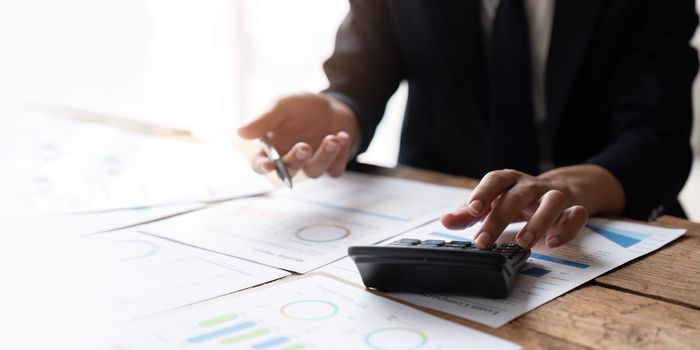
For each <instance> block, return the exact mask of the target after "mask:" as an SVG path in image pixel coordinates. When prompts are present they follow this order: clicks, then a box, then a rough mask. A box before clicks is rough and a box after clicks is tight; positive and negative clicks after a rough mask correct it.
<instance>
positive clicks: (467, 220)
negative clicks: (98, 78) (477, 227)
mask: <svg viewBox="0 0 700 350" xmlns="http://www.w3.org/2000/svg"><path fill="white" fill-rule="evenodd" d="M490 212H491V208H490V207H489V208H488V209H487V210H486V211H484V212H483V213H482V214H481V215H479V216H473V215H472V214H471V213H470V212H469V209H468V206H467V204H465V205H463V206H461V207H459V208H458V209H457V210H455V211H454V212H452V213H447V214H444V215H443V216H442V217H441V218H440V222H442V225H443V226H445V228H447V229H450V230H463V229H465V228H467V227H472V226H474V224H476V223H477V222H479V221H481V220H483V219H484V217H486V215H488V213H490Z"/></svg>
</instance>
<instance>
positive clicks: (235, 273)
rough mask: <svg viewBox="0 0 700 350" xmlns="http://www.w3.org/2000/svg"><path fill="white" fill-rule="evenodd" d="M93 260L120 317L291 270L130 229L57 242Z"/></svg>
mask: <svg viewBox="0 0 700 350" xmlns="http://www.w3.org/2000/svg"><path fill="white" fill-rule="evenodd" d="M60 247H64V248H65V249H68V251H74V252H77V254H78V255H79V256H80V257H81V258H85V263H86V264H92V265H94V266H95V268H93V269H92V270H90V273H91V274H92V273H94V276H85V278H86V280H87V281H94V283H98V281H100V283H101V285H100V287H103V288H101V289H102V290H101V292H103V293H104V299H105V301H104V302H105V304H106V305H108V311H109V313H110V315H109V317H108V321H111V322H122V321H126V320H130V319H134V318H138V317H142V316H146V315H150V314H154V313H157V312H161V311H166V310H170V309H174V308H177V307H180V306H184V305H189V304H193V303H196V302H200V301H203V300H206V299H210V298H214V297H218V296H221V295H224V294H227V293H232V292H235V291H238V290H241V289H245V288H249V287H252V286H256V285H259V284H262V283H265V282H269V281H272V280H275V279H278V278H282V277H284V276H287V275H289V273H288V272H286V271H282V270H278V269H274V268H271V267H267V266H263V265H260V264H256V263H253V262H249V261H245V260H241V259H237V258H233V257H230V256H226V255H222V254H218V253H214V252H210V251H206V250H202V249H199V248H195V247H190V246H187V245H184V244H180V243H176V242H172V241H168V240H165V239H162V238H158V237H153V236H150V235H147V234H143V233H139V232H136V231H133V230H131V229H129V230H121V231H112V232H106V233H101V234H96V235H90V236H87V237H83V238H79V239H76V240H71V241H64V242H62V243H61V244H60V245H59V248H60Z"/></svg>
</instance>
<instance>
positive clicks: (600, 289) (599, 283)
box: [53, 109, 700, 349]
mask: <svg viewBox="0 0 700 350" xmlns="http://www.w3.org/2000/svg"><path fill="white" fill-rule="evenodd" d="M66 111H69V112H71V113H66ZM53 112H56V111H55V110H53ZM62 112H63V113H59V114H63V115H64V116H65V115H68V116H71V117H74V118H79V119H82V120H87V121H96V122H104V120H105V119H107V120H114V119H113V118H105V117H104V116H97V117H95V116H93V115H94V113H89V112H83V111H80V110H73V109H64V110H62ZM116 124H118V125H117V126H120V127H125V126H124V125H122V124H123V123H121V122H119V120H117V122H116ZM131 124H134V123H130V124H129V125H126V127H129V128H131V129H134V128H135V129H136V130H137V131H140V132H147V133H156V134H159V135H165V136H170V137H173V136H174V137H177V138H180V139H188V137H187V135H184V136H183V134H182V132H179V131H168V130H166V131H162V130H160V129H157V130H155V131H154V129H153V128H151V127H148V128H144V127H143V126H141V125H131ZM241 149H242V150H243V152H244V153H246V154H247V155H251V154H252V153H254V152H255V151H257V147H256V146H254V145H253V144H243V145H241ZM362 170H363V171H366V172H369V173H375V174H381V175H387V176H394V177H401V178H407V179H413V180H419V181H426V182H431V183H437V184H445V185H452V186H460V187H466V188H473V187H474V186H476V184H477V183H478V182H477V181H476V180H474V179H467V178H461V177H456V176H451V175H445V174H440V173H436V172H431V171H426V170H418V169H412V168H407V167H398V168H396V169H386V168H378V167H372V166H366V167H363V169H362ZM270 178H271V179H272V180H273V181H277V182H278V183H280V184H281V182H279V180H277V179H276V177H274V176H273V175H271V176H270ZM465 200H466V198H465ZM655 224H658V225H662V226H675V227H683V228H686V229H687V230H688V232H687V233H686V234H685V235H684V236H682V237H681V238H679V239H677V240H676V241H674V242H673V243H671V244H669V245H667V246H666V247H664V248H662V249H660V250H658V251H656V252H654V253H652V254H648V255H646V256H644V257H642V258H639V259H637V260H635V261H632V262H630V263H628V264H625V265H623V266H621V267H619V268H617V269H615V270H613V271H611V272H609V273H607V274H605V275H603V276H600V277H598V278H596V279H595V280H593V281H590V282H588V283H586V284H584V285H582V286H580V287H578V288H576V289H574V290H573V291H571V292H569V293H566V294H564V295H563V296H561V297H559V298H557V299H555V300H553V301H551V302H549V303H547V304H545V305H543V306H541V307H539V308H537V309H535V310H533V311H531V312H529V313H527V314H525V315H523V316H521V317H519V318H517V319H516V320H514V321H512V322H510V323H508V324H507V325H505V326H503V327H501V328H498V329H494V328H489V327H486V326H483V325H481V324H478V323H475V322H472V321H468V320H464V319H460V318H457V317H454V316H451V315H447V314H444V313H442V312H439V311H432V310H429V309H425V308H422V307H417V308H419V309H422V310H424V311H426V312H428V313H431V314H434V315H437V316H440V317H443V318H446V319H449V320H452V321H454V322H457V323H460V324H464V325H466V326H469V327H472V328H475V329H479V330H481V331H484V332H486V333H490V334H494V335H496V336H499V337H502V338H505V339H509V340H511V341H513V342H516V343H518V344H521V345H523V346H524V347H525V348H526V349H591V348H593V349H700V224H697V223H693V222H690V221H687V220H682V219H678V218H674V217H670V216H663V217H661V218H659V219H658V220H657V221H656V223H655ZM467 345H468V343H467V340H466V339H465V346H467Z"/></svg>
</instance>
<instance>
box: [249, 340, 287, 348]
mask: <svg viewBox="0 0 700 350" xmlns="http://www.w3.org/2000/svg"><path fill="white" fill-rule="evenodd" d="M288 341H289V338H287V337H279V338H274V339H270V340H266V341H264V342H262V343H257V344H255V345H253V349H267V348H271V347H273V346H277V345H280V344H284V343H286V342H288Z"/></svg>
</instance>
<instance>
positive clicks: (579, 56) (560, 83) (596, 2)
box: [546, 0, 602, 132]
mask: <svg viewBox="0 0 700 350" xmlns="http://www.w3.org/2000/svg"><path fill="white" fill-rule="evenodd" d="M601 3H602V0H581V1H574V0H558V1H556V5H555V9H554V22H553V25H552V38H551V42H550V46H549V57H548V62H547V78H546V79H547V87H546V89H547V122H548V124H549V126H550V130H551V131H552V132H554V131H555V130H556V128H557V127H558V125H559V122H560V120H561V118H562V113H563V111H564V107H565V106H566V103H567V101H568V98H569V95H570V94H571V89H572V86H573V83H574V81H575V79H576V75H577V74H578V72H579V66H580V65H581V62H582V60H583V57H584V55H585V53H586V50H587V48H588V44H589V39H590V37H591V34H592V32H593V30H594V28H595V24H596V17H597V15H598V12H599V9H600V7H601Z"/></svg>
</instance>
